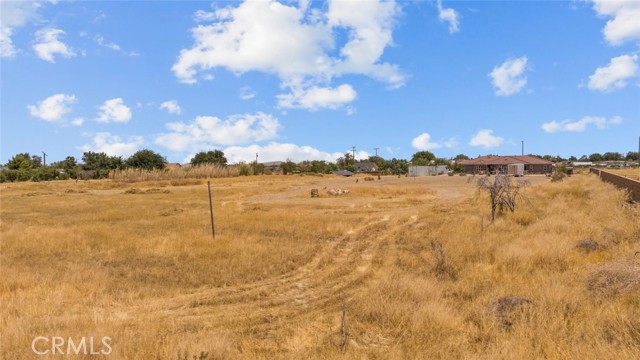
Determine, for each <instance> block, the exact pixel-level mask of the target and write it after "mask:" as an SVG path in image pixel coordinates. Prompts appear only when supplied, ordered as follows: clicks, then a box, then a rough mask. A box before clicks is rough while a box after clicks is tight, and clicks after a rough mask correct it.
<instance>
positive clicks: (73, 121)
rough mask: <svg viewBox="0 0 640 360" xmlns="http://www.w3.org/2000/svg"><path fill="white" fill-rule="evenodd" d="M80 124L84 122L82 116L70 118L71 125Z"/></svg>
mask: <svg viewBox="0 0 640 360" xmlns="http://www.w3.org/2000/svg"><path fill="white" fill-rule="evenodd" d="M82 124H84V118H81V117H79V118H75V119H73V120H71V125H73V126H82Z"/></svg>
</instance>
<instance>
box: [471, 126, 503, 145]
mask: <svg viewBox="0 0 640 360" xmlns="http://www.w3.org/2000/svg"><path fill="white" fill-rule="evenodd" d="M503 143H504V139H503V138H501V137H499V136H495V135H493V130H488V129H484V130H480V131H478V132H477V133H476V134H475V135H473V137H472V138H471V141H470V142H469V145H471V146H484V147H486V148H491V147H496V146H500V145H502V144H503Z"/></svg>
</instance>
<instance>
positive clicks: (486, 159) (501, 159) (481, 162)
mask: <svg viewBox="0 0 640 360" xmlns="http://www.w3.org/2000/svg"><path fill="white" fill-rule="evenodd" d="M458 164H460V165H462V166H463V167H464V171H465V172H466V173H467V174H498V173H500V174H507V173H508V168H509V165H516V164H522V165H524V173H525V174H548V173H550V172H551V170H552V169H553V163H552V162H551V161H548V160H545V159H540V158H537V157H535V156H497V155H487V156H480V157H477V158H475V159H470V160H460V161H458Z"/></svg>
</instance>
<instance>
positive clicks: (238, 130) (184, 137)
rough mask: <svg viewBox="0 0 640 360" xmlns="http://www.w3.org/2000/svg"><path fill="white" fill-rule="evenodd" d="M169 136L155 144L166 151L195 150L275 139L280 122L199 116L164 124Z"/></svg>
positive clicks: (162, 136)
mask: <svg viewBox="0 0 640 360" xmlns="http://www.w3.org/2000/svg"><path fill="white" fill-rule="evenodd" d="M166 127H167V129H169V130H171V132H170V133H166V134H160V135H158V136H157V137H156V139H155V143H156V144H158V145H161V146H164V147H166V148H167V149H169V150H172V151H177V152H182V151H188V150H190V151H198V150H203V149H207V148H211V147H214V146H216V145H218V146H219V145H222V146H230V145H241V144H246V143H249V142H254V141H265V140H271V139H274V138H275V137H276V136H277V135H278V130H279V129H280V127H281V126H280V122H279V121H278V119H276V118H274V117H273V116H271V115H269V114H265V113H262V112H258V113H256V114H243V115H233V116H230V117H229V118H227V119H226V120H221V119H220V118H217V117H215V116H198V117H197V118H196V119H195V120H193V121H192V122H190V123H184V122H174V123H168V124H167V125H166Z"/></svg>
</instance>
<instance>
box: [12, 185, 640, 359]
mask: <svg viewBox="0 0 640 360" xmlns="http://www.w3.org/2000/svg"><path fill="white" fill-rule="evenodd" d="M530 181H531V183H532V184H533V185H532V186H531V187H528V188H526V189H525V191H524V192H523V198H521V199H520V200H519V202H518V207H517V209H516V212H515V213H513V214H511V213H508V214H501V215H500V216H499V217H498V218H497V219H496V221H495V222H494V223H493V224H489V221H488V215H489V212H490V206H489V203H488V199H487V198H486V195H485V194H484V193H482V192H480V191H477V190H476V188H475V186H474V184H473V182H467V180H466V179H465V178H464V177H426V178H417V179H416V178H402V179H398V178H394V177H383V179H382V180H380V181H371V182H366V183H364V182H359V183H355V180H353V179H342V178H333V177H327V178H317V177H301V176H289V177H285V176H264V177H251V178H244V177H240V178H233V179H214V180H213V182H212V183H213V189H214V207H215V214H216V224H217V229H218V231H219V232H218V236H217V238H216V240H215V241H212V240H211V238H210V228H209V223H208V222H209V218H208V202H207V201H208V200H207V197H206V196H207V194H206V183H204V181H202V182H200V183H191V184H183V183H176V184H175V185H173V184H171V181H169V180H167V181H162V180H157V181H151V182H138V183H135V184H126V183H114V184H115V185H106V184H107V183H108V182H88V183H84V182H79V183H73V182H66V183H62V182H52V183H50V184H48V185H46V184H10V185H3V188H2V193H1V195H0V196H1V197H0V199H1V200H2V208H1V212H0V215H1V218H0V219H1V222H0V234H1V235H2V240H1V241H2V263H1V266H2V275H3V276H2V278H1V279H0V296H1V299H2V309H3V310H2V321H1V323H0V328H1V329H2V348H1V350H0V352H1V353H2V355H1V356H0V357H2V358H7V359H33V358H34V354H33V352H32V351H31V350H30V346H31V341H32V340H33V338H34V337H35V336H39V335H44V336H64V337H69V336H71V337H81V336H92V335H93V336H96V337H102V336H110V337H111V338H112V339H113V348H114V353H113V354H111V355H109V356H94V357H92V358H104V359H176V358H177V354H178V353H179V352H180V353H183V352H184V351H187V352H188V353H189V354H196V353H198V354H199V353H200V352H201V351H207V352H209V359H224V358H246V359H255V358H282V359H290V358H303V357H306V358H324V359H329V358H347V359H352V358H353V359H361V358H384V359H424V358H472V359H513V358H522V359H534V358H535V359H538V358H557V359H560V358H562V359H568V358H585V359H602V358H604V359H634V358H638V357H640V312H639V311H638V309H639V308H640V307H639V305H640V302H639V301H638V299H639V298H640V297H639V296H638V295H640V293H638V291H640V289H639V288H638V286H637V284H638V281H637V280H638V279H637V276H638V271H637V265H634V264H637V263H638V262H640V259H634V253H635V251H639V250H640V249H639V248H638V247H639V246H640V244H639V240H640V221H638V219H639V218H640V211H639V209H638V208H637V207H631V206H629V205H627V204H626V202H625V201H624V194H623V193H622V192H620V191H618V190H616V189H615V188H614V187H613V186H610V185H608V184H606V183H602V182H600V180H599V179H598V178H597V177H595V176H591V175H584V176H573V177H571V178H567V179H565V180H564V181H563V182H560V183H550V182H549V181H548V179H546V178H544V177H531V178H530ZM325 187H326V188H342V189H348V190H350V191H351V192H350V193H349V194H347V195H344V196H340V197H329V196H327V195H325V194H324V193H322V192H321V196H320V198H314V199H312V198H311V197H310V196H309V191H310V189H312V188H318V189H323V188H325ZM132 188H135V189H138V191H129V192H128V190H130V189H132ZM152 189H162V191H157V190H152ZM167 191H168V192H167ZM585 239H589V240H592V241H593V242H596V243H597V244H598V246H597V247H596V250H595V251H589V252H587V251H583V250H581V249H579V248H576V245H577V244H578V243H579V242H580V241H581V240H585ZM620 274H622V275H620ZM37 358H43V359H47V358H51V359H53V358H55V359H62V358H63V357H61V356H57V357H54V356H50V357H47V356H42V357H37ZM65 358H66V357H65Z"/></svg>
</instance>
